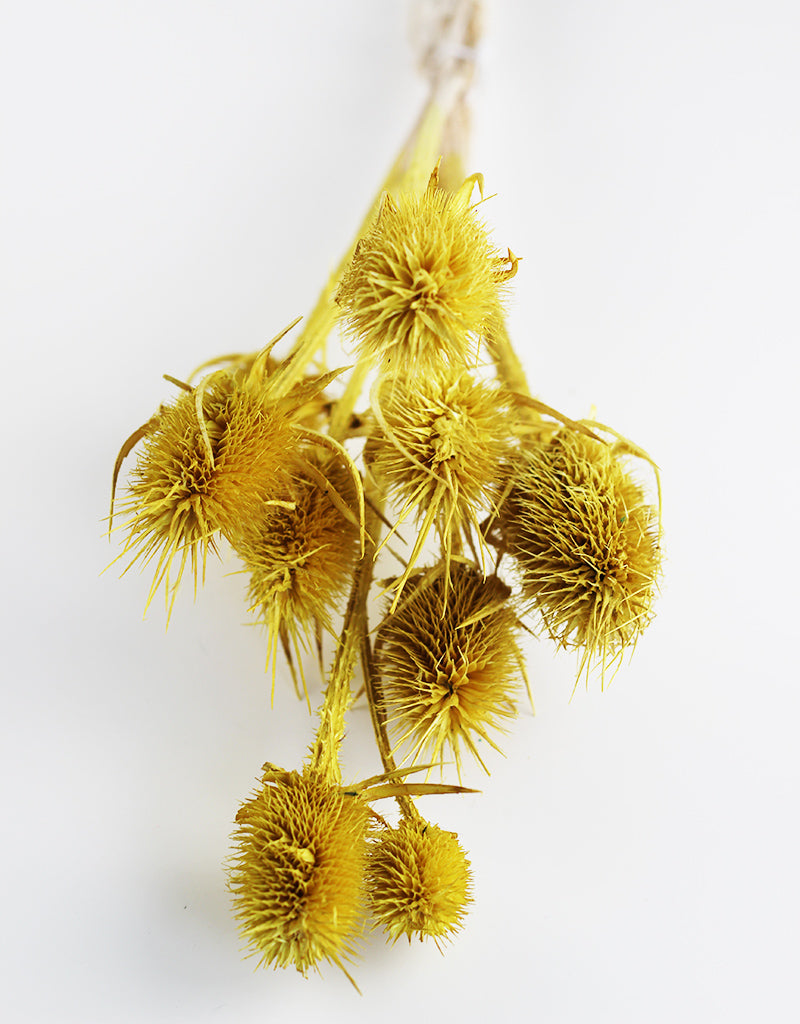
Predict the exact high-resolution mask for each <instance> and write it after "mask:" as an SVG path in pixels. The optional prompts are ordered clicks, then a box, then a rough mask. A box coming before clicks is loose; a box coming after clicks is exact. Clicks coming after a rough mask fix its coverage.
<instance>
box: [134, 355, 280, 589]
mask: <svg viewBox="0 0 800 1024" xmlns="http://www.w3.org/2000/svg"><path fill="white" fill-rule="evenodd" d="M296 448H297V440H296V438H295V436H294V434H293V431H292V425H291V421H290V419H289V418H288V417H287V416H286V415H285V414H283V413H282V412H281V411H280V410H278V409H275V408H271V407H270V406H269V405H267V404H265V403H264V402H263V401H262V400H261V398H260V396H259V395H258V394H253V393H251V392H248V391H246V390H244V389H243V388H242V387H241V386H240V384H239V382H238V381H237V379H236V377H235V376H233V375H231V374H228V373H225V372H221V373H218V374H213V375H212V377H211V379H209V380H207V381H206V382H204V384H203V385H200V386H198V387H197V388H192V389H190V390H188V391H185V392H183V393H182V394H180V395H179V396H178V398H177V400H176V401H175V402H174V403H173V404H172V405H167V406H163V407H162V409H161V410H160V412H159V414H158V415H157V417H155V418H154V420H153V421H151V426H150V429H149V430H148V431H147V433H146V434H145V436H144V444H143V446H142V449H141V451H140V452H139V456H138V459H137V463H136V466H135V468H134V470H133V472H132V474H131V479H130V483H129V495H128V499H127V501H126V503H125V505H124V506H123V512H124V513H125V514H127V515H128V517H129V519H128V523H127V529H128V539H127V542H126V545H125V551H126V552H127V551H134V552H135V557H134V561H135V560H137V559H141V560H142V561H143V562H144V563H145V564H147V563H149V562H150V561H151V560H152V559H153V558H156V557H157V562H156V572H155V579H154V581H153V586H152V589H151V593H150V597H151V598H152V596H153V594H154V593H155V591H156V590H157V589H158V587H159V585H160V584H161V583H162V581H164V582H165V583H166V587H167V591H168V598H169V594H170V592H171V594H172V596H173V597H174V592H175V588H176V587H177V585H178V583H179V582H180V579H181V576H182V574H183V571H184V569H185V567H186V564H187V561H188V562H189V564H190V565H191V571H192V575H193V576H194V578H195V582H196V580H197V569H198V561H200V562H201V563H202V564H203V565H205V559H206V555H207V552H208V551H209V550H214V549H215V537H216V536H217V535H218V534H220V533H222V534H226V533H229V532H231V531H234V530H236V529H237V528H238V526H239V524H240V523H241V522H242V521H243V520H245V519H247V518H249V517H253V516H255V515H258V514H259V511H260V509H261V507H262V505H263V500H264V497H265V496H266V495H270V494H273V493H275V492H281V491H283V490H285V488H286V486H287V484H288V482H289V480H290V473H291V471H292V469H293V462H292V457H293V455H294V451H295V450H296ZM176 557H178V558H179V560H180V562H179V567H178V570H177V572H176V573H175V577H174V579H173V580H172V583H171V586H170V568H171V564H172V562H173V559H175V558H176Z"/></svg>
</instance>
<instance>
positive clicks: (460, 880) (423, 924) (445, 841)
mask: <svg viewBox="0 0 800 1024" xmlns="http://www.w3.org/2000/svg"><path fill="white" fill-rule="evenodd" d="M367 891H368V899H369V906H370V910H371V912H372V916H373V918H374V920H375V922H376V924H377V925H379V926H380V927H381V928H383V930H384V931H385V932H386V933H387V934H388V935H389V937H390V938H391V940H392V941H393V942H396V941H397V939H399V938H400V937H401V936H402V935H407V936H408V941H409V942H411V939H412V936H414V935H416V936H418V937H419V939H420V941H422V940H423V939H426V938H432V939H433V940H434V942H436V944H437V945H439V943H440V942H441V941H443V940H447V939H450V938H452V936H453V935H454V934H455V933H456V932H457V931H459V930H460V928H461V927H462V925H463V921H464V917H465V916H466V914H467V909H468V906H469V904H470V903H471V902H472V872H471V871H470V863H469V861H468V860H467V858H466V855H465V853H464V850H463V849H462V847H461V845H460V843H459V842H458V836H457V835H456V834H455V833H454V832H445V831H444V830H443V829H441V828H439V827H438V826H436V825H433V824H431V823H430V822H427V821H424V820H423V819H421V818H413V819H410V818H402V819H401V821H400V823H399V825H398V826H397V828H387V829H385V830H384V831H383V832H382V833H381V834H380V836H379V838H378V839H377V841H376V842H374V843H372V844H371V845H370V849H369V860H368V867H367Z"/></svg>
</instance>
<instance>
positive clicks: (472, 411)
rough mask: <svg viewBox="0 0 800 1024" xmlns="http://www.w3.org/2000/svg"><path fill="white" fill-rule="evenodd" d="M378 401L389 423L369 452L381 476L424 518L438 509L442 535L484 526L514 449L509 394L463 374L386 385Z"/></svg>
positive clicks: (382, 416) (406, 379)
mask: <svg viewBox="0 0 800 1024" xmlns="http://www.w3.org/2000/svg"><path fill="white" fill-rule="evenodd" d="M378 399H379V406H380V419H381V421H382V422H381V423H380V424H378V425H376V429H375V431H374V433H373V434H372V436H371V437H370V439H369V440H368V442H367V446H366V450H365V459H366V461H367V462H368V464H369V466H370V469H371V470H372V472H373V474H374V475H375V477H376V478H377V479H378V480H379V481H380V482H381V483H382V484H383V485H384V486H385V487H386V489H387V490H388V492H389V494H390V495H391V496H392V497H393V498H394V499H395V500H396V501H398V503H399V504H401V505H402V506H403V509H404V510H408V509H414V510H415V512H416V514H417V517H421V516H423V515H425V514H426V513H428V512H429V510H430V509H431V506H432V505H435V506H436V509H437V511H436V516H435V519H436V522H437V525H438V527H439V530H440V533H441V534H442V535H444V534H445V533H446V532H448V531H449V530H455V531H458V530H459V529H460V528H461V527H463V526H464V525H465V524H467V523H474V524H477V522H478V519H479V517H480V516H482V515H483V514H485V513H486V512H488V511H489V510H490V509H491V508H492V507H493V505H494V501H495V499H496V497H497V492H498V488H499V486H500V481H501V479H502V477H503V473H504V464H505V460H506V458H507V457H508V453H509V451H510V449H511V446H512V443H513V435H512V434H511V431H510V428H509V402H508V399H507V398H506V397H505V395H504V393H503V392H502V391H501V390H500V389H499V388H497V387H496V386H493V385H490V384H487V383H484V382H481V381H476V380H475V379H474V378H473V377H472V376H471V375H470V374H467V373H459V372H456V373H450V374H448V373H444V374H433V375H429V376H426V377H405V376H404V377H399V378H388V377H387V378H384V380H383V381H382V383H381V386H380V389H379V392H378Z"/></svg>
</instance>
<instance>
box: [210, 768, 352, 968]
mask: <svg viewBox="0 0 800 1024" xmlns="http://www.w3.org/2000/svg"><path fill="white" fill-rule="evenodd" d="M368 816H369V810H368V808H367V805H366V803H364V801H363V800H361V799H360V798H359V797H357V796H352V795H348V794H347V793H345V792H344V791H343V790H342V789H340V788H339V787H337V786H332V785H330V784H329V783H328V782H326V781H324V780H323V779H321V778H319V777H318V776H315V775H314V774H313V773H310V772H306V773H304V774H300V773H299V772H268V773H267V774H266V775H265V780H264V782H263V784H262V785H261V787H260V788H259V789H258V790H257V791H256V792H255V794H254V795H253V797H252V798H251V799H250V800H249V801H248V802H247V803H245V804H244V805H243V806H242V807H241V808H240V810H239V813H238V814H237V815H236V822H237V826H238V827H237V830H236V832H235V834H234V837H233V841H234V847H235V852H234V854H233V858H232V863H231V869H230V880H229V886H230V890H231V892H232V894H233V902H234V908H235V913H236V917H237V919H238V921H239V923H240V928H241V932H242V936H243V937H244V939H245V940H246V941H247V943H248V945H249V946H250V947H252V950H253V954H254V955H256V956H258V957H259V966H268V965H271V966H273V967H275V968H278V967H288V966H294V967H296V968H297V970H298V971H300V972H301V973H302V974H303V975H305V974H306V973H307V971H308V969H309V968H318V967H319V964H320V963H321V962H322V961H326V960H327V961H329V962H332V963H334V964H336V965H337V966H338V967H340V968H341V969H342V970H343V971H345V973H347V972H346V969H345V966H344V961H347V960H350V959H351V958H352V957H353V955H354V953H355V943H356V940H357V938H358V936H359V935H360V934H361V932H362V929H363V912H364V910H363V880H364V869H365V857H366V832H367V826H368V820H369V817H368Z"/></svg>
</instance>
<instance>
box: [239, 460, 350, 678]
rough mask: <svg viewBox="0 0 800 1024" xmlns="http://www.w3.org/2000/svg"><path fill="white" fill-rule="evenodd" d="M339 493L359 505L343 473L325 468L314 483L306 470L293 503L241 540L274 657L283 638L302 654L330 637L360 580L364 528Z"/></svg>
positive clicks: (266, 515)
mask: <svg viewBox="0 0 800 1024" xmlns="http://www.w3.org/2000/svg"><path fill="white" fill-rule="evenodd" d="M326 481H327V484H326ZM331 488H335V489H336V490H337V492H338V493H339V494H340V495H341V496H342V498H343V500H345V501H346V502H348V503H350V504H355V495H354V491H353V486H352V482H351V481H350V478H349V474H348V473H347V471H346V470H345V469H344V468H343V467H342V466H340V465H336V464H335V463H334V462H332V461H329V462H328V463H326V464H321V465H319V466H318V468H317V472H316V474H315V475H314V476H313V477H312V476H311V475H310V473H309V472H308V471H307V470H306V472H303V471H302V470H301V471H300V472H298V474H297V475H296V476H295V478H294V479H293V480H292V481H291V483H290V486H289V489H288V490H287V492H286V493H285V495H284V498H285V499H286V504H285V505H273V506H266V507H265V508H264V510H263V514H262V515H261V517H260V518H258V519H255V520H253V521H251V522H249V523H248V524H247V525H246V526H245V528H244V529H243V530H242V532H241V533H240V535H239V536H237V537H236V539H235V542H234V546H235V548H236V551H237V553H238V554H239V556H240V557H241V558H242V560H243V562H244V566H245V569H246V570H247V572H248V573H249V576H250V581H249V589H248V594H249V599H250V605H251V611H254V612H256V613H257V614H258V615H259V616H260V618H261V619H262V621H263V622H264V623H265V624H266V626H267V630H268V635H269V646H270V652H271V655H270V656H271V657H274V648H275V645H276V644H277V641H278V639H279V638H280V639H281V640H282V641H283V644H284V647H285V648H287V647H288V644H289V642H291V643H292V645H293V646H294V647H295V649H296V648H297V647H298V645H299V644H300V643H302V642H303V640H304V639H307V638H308V637H309V636H310V635H318V634H319V631H320V629H321V628H323V629H327V630H330V629H331V628H332V627H331V611H332V610H333V609H334V608H335V607H336V605H337V602H339V600H340V599H341V598H342V596H343V595H344V594H345V592H346V590H347V587H348V584H349V582H350V580H351V579H352V575H353V569H354V565H355V561H356V558H357V556H358V543H359V538H358V527H357V525H356V524H355V523H354V522H353V521H352V520H349V519H347V518H346V517H345V516H343V515H342V512H341V511H340V510H339V509H338V508H337V507H336V506H335V505H334V503H333V501H332V500H331V496H330V495H331ZM273 666H274V660H273Z"/></svg>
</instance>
